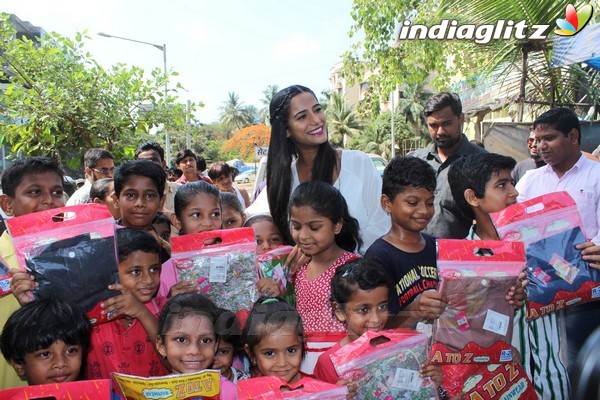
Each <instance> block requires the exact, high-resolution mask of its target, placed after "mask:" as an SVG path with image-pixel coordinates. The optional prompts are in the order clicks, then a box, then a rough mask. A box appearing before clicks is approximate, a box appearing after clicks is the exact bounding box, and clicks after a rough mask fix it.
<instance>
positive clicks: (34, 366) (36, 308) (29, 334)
mask: <svg viewBox="0 0 600 400" xmlns="http://www.w3.org/2000/svg"><path fill="white" fill-rule="evenodd" d="M89 346H90V323H89V321H88V318H87V317H86V315H85V313H84V312H83V311H82V310H81V309H80V308H79V307H78V306H77V305H76V304H73V303H71V302H67V301H63V300H57V299H47V300H34V301H32V302H30V303H28V304H25V305H24V306H23V307H22V308H20V309H18V310H17V311H15V312H14V313H13V314H12V315H11V316H10V318H9V319H8V321H7V322H6V325H5V326H4V330H3V331H2V336H1V337H0V349H1V350H2V354H3V355H4V358H6V360H7V361H8V362H9V363H10V364H11V365H12V366H13V368H14V369H15V371H16V373H17V374H18V375H19V376H20V377H21V378H22V379H24V380H26V381H27V383H28V384H29V385H43V384H50V383H62V382H71V381H75V380H78V379H80V378H81V375H82V372H83V368H82V362H83V359H84V358H85V354H86V353H87V350H88V348H89Z"/></svg>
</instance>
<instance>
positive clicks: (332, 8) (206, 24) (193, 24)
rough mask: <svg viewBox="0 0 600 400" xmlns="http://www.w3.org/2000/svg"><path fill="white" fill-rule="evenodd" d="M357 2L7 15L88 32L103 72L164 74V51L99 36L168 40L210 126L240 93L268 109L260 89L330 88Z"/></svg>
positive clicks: (175, 0)
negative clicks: (125, 68) (131, 69)
mask: <svg viewBox="0 0 600 400" xmlns="http://www.w3.org/2000/svg"><path fill="white" fill-rule="evenodd" d="M351 6H352V2H351V0H326V1H323V0H321V1H319V0H303V1H292V0H246V1H242V0H220V1H219V0H195V1H194V0H169V1H158V0H145V1H141V0H100V1H82V0H52V1H47V0H46V1H41V0H40V1H33V0H4V1H2V3H1V6H0V10H1V11H2V12H8V13H12V14H16V15H17V16H18V17H19V18H20V19H22V20H25V21H29V22H31V23H32V24H33V25H37V26H41V27H42V28H44V29H45V30H46V31H49V32H50V31H55V32H58V33H60V34H61V35H64V36H71V37H72V36H73V35H74V34H75V32H78V31H83V30H87V31H88V34H89V35H90V36H91V40H90V41H88V45H87V46H86V48H87V49H88V51H90V52H91V53H92V54H93V56H94V58H95V59H96V60H97V61H98V62H99V63H100V64H101V65H103V66H104V67H110V66H111V65H112V64H115V63H117V62H124V63H126V64H130V65H137V66H140V67H142V68H144V69H146V70H147V71H149V70H150V69H152V68H155V67H160V68H162V65H163V59H162V53H161V51H160V50H158V49H156V48H153V47H151V46H146V45H142V44H136V43H130V42H126V41H123V40H118V39H109V38H104V37H100V36H98V35H97V33H98V32H106V33H109V34H112V35H116V36H122V37H128V38H132V39H137V40H142V41H145V42H151V43H156V44H163V43H166V45H167V64H168V68H169V69H171V68H172V69H174V70H176V71H177V72H179V76H178V77H177V78H176V79H177V80H178V81H179V82H180V83H181V84H183V86H184V87H185V88H186V89H187V90H188V92H181V101H182V102H185V101H186V100H188V99H189V100H191V101H193V102H199V101H201V102H203V103H204V104H205V107H204V108H203V109H200V110H199V112H198V113H197V118H198V119H199V120H200V121H201V122H204V123H208V122H212V121H215V120H217V119H218V115H219V107H220V106H221V105H222V103H223V102H224V101H225V100H226V99H227V93H228V92H230V91H234V92H236V93H237V94H239V95H240V98H241V100H242V101H243V102H244V103H245V104H252V105H254V106H256V107H257V108H258V109H260V108H261V107H262V104H261V102H260V99H261V98H262V91H263V90H264V89H265V88H266V87H267V86H268V85H269V84H276V85H279V87H280V88H283V87H285V86H288V85H291V84H296V83H298V84H302V85H305V86H308V87H310V88H311V89H313V90H314V91H315V92H317V93H318V92H320V91H321V90H323V89H328V88H329V80H328V78H329V71H330V69H331V67H333V65H334V64H335V63H336V62H338V61H339V59H340V55H341V54H342V53H343V52H344V51H346V50H348V49H349V48H350V45H351V39H349V38H348V31H349V30H350V27H351V25H352V23H353V21H352V18H351V17H350V10H351Z"/></svg>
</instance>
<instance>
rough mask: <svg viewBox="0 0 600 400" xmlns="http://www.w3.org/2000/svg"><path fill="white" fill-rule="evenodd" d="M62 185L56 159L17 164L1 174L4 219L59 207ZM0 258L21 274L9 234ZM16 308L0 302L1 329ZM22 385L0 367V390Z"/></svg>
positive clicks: (8, 300)
mask: <svg viewBox="0 0 600 400" xmlns="http://www.w3.org/2000/svg"><path fill="white" fill-rule="evenodd" d="M62 185H63V171H62V169H61V168H60V166H59V165H58V162H57V161H56V160H55V159H53V158H47V157H28V158H24V159H20V160H17V161H15V163H14V164H13V165H11V166H10V167H9V168H7V169H6V170H5V171H4V173H3V174H2V192H3V193H2V194H1V195H0V206H1V207H2V210H4V212H5V213H6V215H8V216H11V217H19V216H21V215H25V214H29V213H32V212H36V211H43V210H47V209H51V208H57V207H62V206H64V200H63V186H62ZM0 255H1V256H2V258H3V259H4V260H5V261H6V262H7V264H8V266H9V267H10V268H11V272H14V273H20V272H21V270H20V269H19V264H18V263H17V258H16V256H15V251H14V248H13V245H12V240H11V238H10V236H9V234H8V231H5V232H4V233H3V234H2V236H0ZM31 283H32V282H29V284H27V285H25V287H23V288H19V289H17V290H18V291H19V290H22V291H23V293H25V292H27V291H28V290H31V288H32V286H31ZM15 295H18V293H15ZM18 308H19V303H18V302H17V299H16V297H15V296H5V297H3V298H1V299H0V329H1V328H2V327H3V326H4V324H5V323H6V320H7V319H8V317H9V316H10V315H11V314H12V313H13V312H14V311H15V310H16V309H18ZM23 385H24V382H23V381H21V379H20V378H19V376H18V375H17V374H16V373H15V371H14V370H13V369H12V368H11V367H10V366H9V365H8V364H7V363H0V389H4V388H10V387H16V386H23Z"/></svg>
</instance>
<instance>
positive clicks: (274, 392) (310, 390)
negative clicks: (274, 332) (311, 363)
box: [238, 376, 348, 400]
mask: <svg viewBox="0 0 600 400" xmlns="http://www.w3.org/2000/svg"><path fill="white" fill-rule="evenodd" d="M347 395H348V388H347V387H346V386H338V385H333V384H331V383H327V382H321V381H319V380H316V379H313V378H306V377H305V378H301V379H300V380H299V381H298V382H296V383H288V382H286V381H284V380H283V379H281V378H278V377H276V376H261V377H259V378H252V379H245V380H241V381H238V400H282V399H292V398H293V399H296V400H343V399H346V396H347Z"/></svg>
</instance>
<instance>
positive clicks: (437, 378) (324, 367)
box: [314, 259, 442, 387]
mask: <svg viewBox="0 0 600 400" xmlns="http://www.w3.org/2000/svg"><path fill="white" fill-rule="evenodd" d="M390 289H391V283H390V281H389V279H388V278H387V277H386V276H385V275H384V272H383V271H382V270H381V268H379V266H377V265H376V264H374V263H373V262H371V261H369V260H368V259H358V260H355V261H350V262H348V263H346V264H345V265H343V266H341V267H340V268H338V269H337V271H336V272H335V275H334V276H333V278H332V280H331V302H332V307H333V311H334V313H335V316H336V317H337V319H338V320H339V321H340V322H342V323H343V324H344V325H346V328H347V330H346V336H345V337H344V338H343V339H342V340H341V341H340V342H338V343H336V345H335V346H333V347H332V348H331V349H329V350H327V351H326V352H325V353H323V354H321V356H320V357H319V360H318V361H317V365H316V366H315V371H314V375H315V377H316V378H317V379H320V380H322V381H325V382H329V383H339V381H340V378H339V376H338V374H337V373H336V371H335V368H334V366H333V363H332V362H331V358H330V356H331V354H333V353H335V352H336V351H338V350H339V349H340V348H342V347H343V346H345V345H347V344H349V343H352V342H354V341H355V340H356V339H358V338H359V337H360V336H361V335H362V334H364V333H365V332H366V331H375V332H378V331H382V330H384V329H385V325H386V324H387V321H388V293H389V291H390ZM420 374H421V378H424V377H429V378H431V379H432V380H433V381H434V383H435V385H436V387H439V386H440V384H441V382H442V371H441V368H440V367H439V366H438V365H431V364H429V362H428V361H426V360H425V361H424V362H423V364H422V365H421V371H420Z"/></svg>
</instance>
